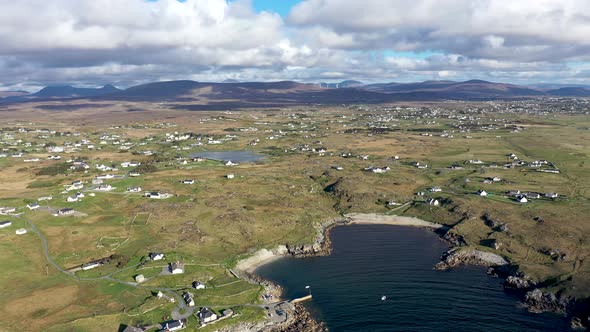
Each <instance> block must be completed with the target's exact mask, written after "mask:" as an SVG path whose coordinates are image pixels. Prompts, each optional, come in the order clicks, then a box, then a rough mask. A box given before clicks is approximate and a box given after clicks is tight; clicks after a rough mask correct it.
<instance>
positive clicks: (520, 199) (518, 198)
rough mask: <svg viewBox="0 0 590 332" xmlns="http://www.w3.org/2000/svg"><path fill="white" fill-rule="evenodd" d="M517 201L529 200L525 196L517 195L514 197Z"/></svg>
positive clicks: (524, 201)
mask: <svg viewBox="0 0 590 332" xmlns="http://www.w3.org/2000/svg"><path fill="white" fill-rule="evenodd" d="M516 200H517V201H518V202H519V203H527V202H528V201H529V200H528V199H526V196H519V197H517V198H516Z"/></svg>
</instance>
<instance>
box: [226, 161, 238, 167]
mask: <svg viewBox="0 0 590 332" xmlns="http://www.w3.org/2000/svg"><path fill="white" fill-rule="evenodd" d="M236 165H237V164H236V163H232V161H231V160H228V161H227V162H226V163H225V166H236Z"/></svg>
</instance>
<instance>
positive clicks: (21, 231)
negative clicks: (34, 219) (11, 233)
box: [15, 228, 27, 235]
mask: <svg viewBox="0 0 590 332" xmlns="http://www.w3.org/2000/svg"><path fill="white" fill-rule="evenodd" d="M15 233H16V235H23V234H27V230H26V229H24V228H19V229H17V230H16V232H15Z"/></svg>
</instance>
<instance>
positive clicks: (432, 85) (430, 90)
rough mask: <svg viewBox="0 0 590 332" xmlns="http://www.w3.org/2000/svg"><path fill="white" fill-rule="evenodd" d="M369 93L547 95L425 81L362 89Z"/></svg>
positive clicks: (494, 85)
mask: <svg viewBox="0 0 590 332" xmlns="http://www.w3.org/2000/svg"><path fill="white" fill-rule="evenodd" d="M362 88H363V89H365V90H368V91H374V92H381V93H389V94H392V93H412V94H413V95H415V94H416V93H424V95H425V96H431V97H436V96H438V97H440V98H443V99H493V98H513V97H532V96H541V95H544V94H545V93H544V92H543V91H539V90H536V89H530V88H527V87H523V86H518V85H513V84H505V83H493V82H488V81H482V80H470V81H465V82H454V81H425V82H419V83H382V84H370V85H366V86H364V87H362Z"/></svg>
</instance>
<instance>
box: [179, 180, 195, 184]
mask: <svg viewBox="0 0 590 332" xmlns="http://www.w3.org/2000/svg"><path fill="white" fill-rule="evenodd" d="M180 182H182V184H194V183H195V180H193V179H185V180H182V181H180Z"/></svg>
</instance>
